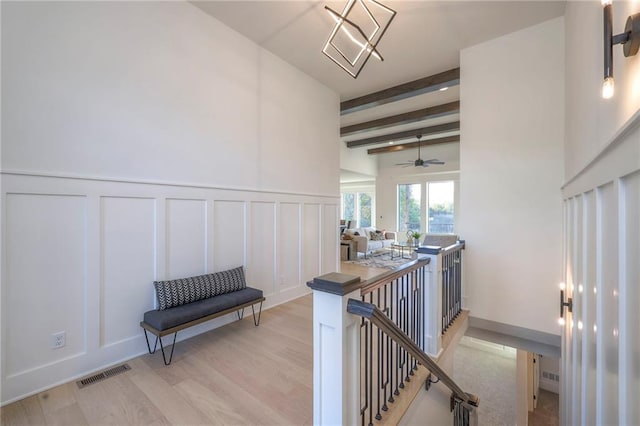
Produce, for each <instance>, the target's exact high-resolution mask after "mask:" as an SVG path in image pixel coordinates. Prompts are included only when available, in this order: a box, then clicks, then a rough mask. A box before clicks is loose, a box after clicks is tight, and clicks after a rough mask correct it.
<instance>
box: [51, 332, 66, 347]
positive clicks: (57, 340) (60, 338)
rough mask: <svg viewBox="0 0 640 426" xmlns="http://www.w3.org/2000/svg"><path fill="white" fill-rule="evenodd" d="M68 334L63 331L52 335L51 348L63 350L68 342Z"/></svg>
mask: <svg viewBox="0 0 640 426" xmlns="http://www.w3.org/2000/svg"><path fill="white" fill-rule="evenodd" d="M66 340H67V333H66V332H64V331H61V332H59V333H53V334H52V335H51V348H52V349H59V348H62V347H63V346H64V345H65V344H66V343H67V342H66Z"/></svg>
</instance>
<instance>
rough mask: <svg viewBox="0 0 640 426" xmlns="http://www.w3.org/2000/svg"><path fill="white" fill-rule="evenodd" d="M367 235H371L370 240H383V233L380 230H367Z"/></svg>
mask: <svg viewBox="0 0 640 426" xmlns="http://www.w3.org/2000/svg"><path fill="white" fill-rule="evenodd" d="M369 235H370V236H371V238H370V239H371V241H384V234H383V233H382V232H380V231H376V232H373V231H371V232H369Z"/></svg>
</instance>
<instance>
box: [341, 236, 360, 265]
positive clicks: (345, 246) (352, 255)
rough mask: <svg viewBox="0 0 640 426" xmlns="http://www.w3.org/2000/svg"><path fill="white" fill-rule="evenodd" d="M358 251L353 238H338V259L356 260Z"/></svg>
mask: <svg viewBox="0 0 640 426" xmlns="http://www.w3.org/2000/svg"><path fill="white" fill-rule="evenodd" d="M357 258H358V252H357V250H356V242H355V241H353V240H340V260H356V259H357Z"/></svg>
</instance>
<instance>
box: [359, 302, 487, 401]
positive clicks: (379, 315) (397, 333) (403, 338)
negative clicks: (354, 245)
mask: <svg viewBox="0 0 640 426" xmlns="http://www.w3.org/2000/svg"><path fill="white" fill-rule="evenodd" d="M347 312H349V313H350V314H353V315H358V316H361V317H364V318H367V319H368V320H369V321H371V322H372V323H373V324H375V325H376V327H378V329H380V330H382V331H383V332H384V333H385V334H386V335H387V336H389V337H390V338H391V339H392V340H393V341H395V342H396V343H397V344H398V345H400V346H401V347H402V348H403V349H404V350H406V351H407V352H409V353H410V354H411V355H412V356H413V357H414V358H416V359H417V360H418V361H419V362H420V363H421V364H422V365H424V366H425V367H426V368H427V370H429V371H431V373H433V374H434V375H435V376H436V377H438V379H440V381H441V382H442V383H443V384H444V385H445V386H447V387H448V388H449V389H451V391H452V392H453V394H454V396H455V398H457V399H458V400H460V401H462V402H463V403H465V404H468V405H469V406H471V407H477V406H478V404H479V403H480V400H479V398H478V397H477V396H476V395H473V394H470V393H467V392H465V391H463V390H462V388H461V387H460V386H458V384H457V383H456V382H455V381H454V380H453V379H452V378H451V377H450V376H449V375H448V374H447V373H446V372H445V371H444V370H443V369H442V368H440V366H439V365H438V364H437V363H436V362H435V361H434V360H433V359H432V358H431V357H430V356H429V355H427V354H426V353H424V351H423V350H422V349H421V348H420V346H418V345H417V344H416V343H415V342H413V340H411V338H410V337H409V336H407V335H406V334H405V333H404V332H403V331H402V330H401V329H400V328H399V327H398V326H397V325H396V324H394V322H393V321H391V320H390V319H389V318H388V317H387V316H386V315H385V314H384V313H383V312H382V311H380V309H378V307H377V306H375V305H373V304H371V303H366V302H362V301H360V300H356V299H349V302H348V303H347Z"/></svg>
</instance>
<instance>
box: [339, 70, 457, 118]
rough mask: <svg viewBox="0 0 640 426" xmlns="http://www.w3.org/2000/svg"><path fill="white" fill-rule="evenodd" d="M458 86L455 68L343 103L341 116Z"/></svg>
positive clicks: (341, 104)
mask: <svg viewBox="0 0 640 426" xmlns="http://www.w3.org/2000/svg"><path fill="white" fill-rule="evenodd" d="M458 84H460V68H454V69H451V70H448V71H444V72H441V73H438V74H434V75H430V76H429V77H423V78H420V79H418V80H414V81H410V82H408V83H403V84H399V85H397V86H394V87H389V88H388V89H384V90H380V91H379V92H375V93H370V94H368V95H364V96H360V97H358V98H353V99H349V100H346V101H344V102H341V103H340V114H341V115H344V114H349V113H352V112H356V111H362V110H364V109H367V108H373V107H376V106H379V105H384V104H387V103H390V102H395V101H401V100H403V99H407V98H410V97H412V96H418V95H422V94H424V93H429V92H435V91H436V90H440V89H442V88H445V87H451V86H457V85H458Z"/></svg>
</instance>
